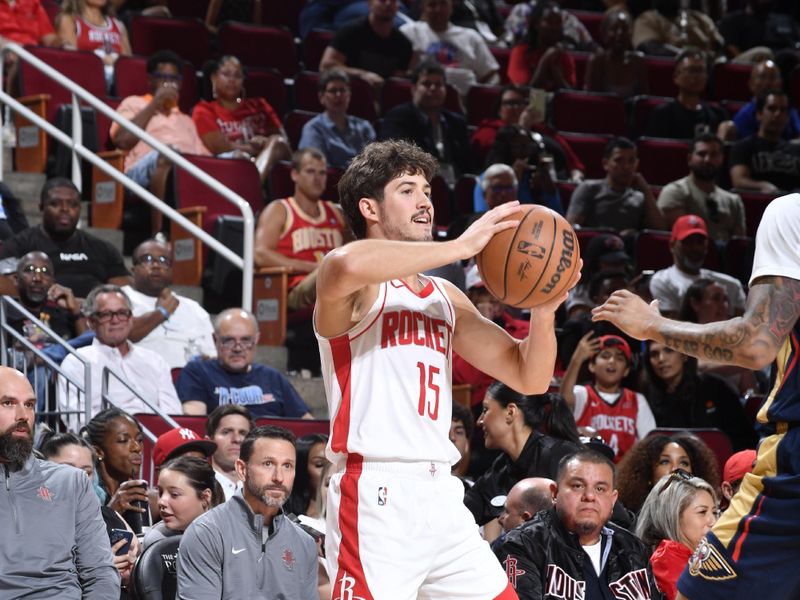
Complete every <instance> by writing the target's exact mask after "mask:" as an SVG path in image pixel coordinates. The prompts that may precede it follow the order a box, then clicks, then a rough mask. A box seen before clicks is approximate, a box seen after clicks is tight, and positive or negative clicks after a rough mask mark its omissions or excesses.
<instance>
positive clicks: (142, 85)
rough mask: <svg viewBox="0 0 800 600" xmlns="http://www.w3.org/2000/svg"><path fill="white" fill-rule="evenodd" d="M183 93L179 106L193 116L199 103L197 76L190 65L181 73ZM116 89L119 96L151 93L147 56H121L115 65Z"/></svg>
mask: <svg viewBox="0 0 800 600" xmlns="http://www.w3.org/2000/svg"><path fill="white" fill-rule="evenodd" d="M181 75H182V76H183V80H182V81H181V92H180V96H179V97H178V106H180V109H181V110H182V111H183V112H185V113H186V114H187V115H191V114H192V108H193V107H194V105H195V103H196V102H197V95H198V94H197V75H196V73H195V69H194V67H193V66H192V65H191V64H190V63H184V64H183V72H182V73H181ZM114 81H115V84H114V87H115V88H116V93H117V96H119V97H120V98H123V99H124V98H127V97H128V96H141V95H143V94H149V93H150V83H149V81H148V77H147V57H146V56H120V57H119V58H118V59H117V62H116V63H114Z"/></svg>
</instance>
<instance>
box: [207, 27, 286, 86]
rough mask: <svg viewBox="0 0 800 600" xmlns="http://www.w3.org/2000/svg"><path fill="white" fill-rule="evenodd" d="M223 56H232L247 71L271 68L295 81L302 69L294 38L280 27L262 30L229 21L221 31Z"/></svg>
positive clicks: (220, 40)
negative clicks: (254, 68) (248, 68)
mask: <svg viewBox="0 0 800 600" xmlns="http://www.w3.org/2000/svg"><path fill="white" fill-rule="evenodd" d="M219 44H220V48H221V50H222V54H232V55H234V56H235V57H237V58H238V59H239V60H240V61H241V62H242V64H243V65H246V66H248V67H270V68H274V69H277V70H278V71H279V72H280V74H281V75H283V76H284V77H293V76H294V74H295V73H297V71H299V70H300V67H299V65H298V63H297V54H296V53H295V49H294V36H293V35H292V32H291V31H289V30H288V29H285V28H281V27H262V26H260V25H249V24H247V23H237V22H234V21H228V22H227V23H224V24H223V25H222V27H220V30H219Z"/></svg>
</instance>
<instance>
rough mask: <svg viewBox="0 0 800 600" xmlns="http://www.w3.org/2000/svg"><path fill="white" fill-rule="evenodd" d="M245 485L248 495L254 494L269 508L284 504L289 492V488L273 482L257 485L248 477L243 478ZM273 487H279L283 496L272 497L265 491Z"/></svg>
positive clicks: (273, 488)
mask: <svg viewBox="0 0 800 600" xmlns="http://www.w3.org/2000/svg"><path fill="white" fill-rule="evenodd" d="M245 485H246V486H247V491H248V492H249V493H250V495H252V496H255V497H256V498H258V499H259V500H261V502H263V503H264V504H266V505H267V506H269V507H270V508H280V507H281V506H283V505H284V503H285V502H286V500H288V499H289V494H291V490H290V489H289V488H287V487H286V486H284V485H274V484H273V485H265V486H262V487H259V486H258V485H256V484H255V483H254V482H253V481H251V480H249V479H247V480H245ZM275 489H280V490H281V492H283V496H282V497H281V498H274V497H272V496H270V495H269V494H268V493H267V491H268V490H275Z"/></svg>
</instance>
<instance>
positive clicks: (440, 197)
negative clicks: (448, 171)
mask: <svg viewBox="0 0 800 600" xmlns="http://www.w3.org/2000/svg"><path fill="white" fill-rule="evenodd" d="M431 202H432V203H433V215H434V221H435V224H436V226H437V227H444V228H447V226H448V225H449V224H450V221H452V219H453V209H452V196H451V192H450V188H449V187H448V185H447V183H445V181H444V179H443V178H442V176H441V175H435V176H434V177H433V179H431Z"/></svg>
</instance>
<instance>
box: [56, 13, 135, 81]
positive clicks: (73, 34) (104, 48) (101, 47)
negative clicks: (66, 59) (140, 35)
mask: <svg viewBox="0 0 800 600" xmlns="http://www.w3.org/2000/svg"><path fill="white" fill-rule="evenodd" d="M110 12H111V7H110V6H109V2H108V0H65V1H64V3H63V5H62V7H61V13H60V14H59V15H58V17H57V18H56V25H57V27H58V35H59V36H60V37H61V45H62V47H64V48H67V49H70V50H89V51H92V52H94V53H95V54H97V55H98V56H99V57H100V58H101V59H102V60H103V64H104V66H105V76H106V83H107V85H108V86H109V87H110V86H111V82H112V81H113V80H114V63H115V62H116V60H117V58H118V57H119V56H120V55H125V56H129V55H130V54H131V44H130V42H129V41H128V32H127V30H126V29H125V25H123V24H122V21H120V20H118V19H115V18H114V17H112V16H111V15H110Z"/></svg>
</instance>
